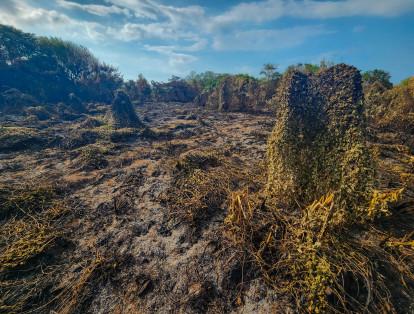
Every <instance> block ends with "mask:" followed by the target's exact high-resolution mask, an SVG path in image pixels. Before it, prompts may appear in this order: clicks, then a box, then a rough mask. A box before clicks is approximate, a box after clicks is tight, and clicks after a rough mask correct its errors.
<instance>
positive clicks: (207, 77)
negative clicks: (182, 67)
mask: <svg viewBox="0 0 414 314" xmlns="http://www.w3.org/2000/svg"><path fill="white" fill-rule="evenodd" d="M227 76H228V74H222V73H215V72H213V71H206V72H203V73H196V72H194V71H192V72H190V74H189V75H188V76H187V77H186V78H185V80H186V82H187V83H189V84H190V85H191V86H193V87H194V88H195V89H196V90H197V91H198V92H208V91H211V90H213V89H214V88H215V87H216V86H217V85H218V84H219V83H220V82H221V81H222V80H223V79H224V78H225V77H227Z"/></svg>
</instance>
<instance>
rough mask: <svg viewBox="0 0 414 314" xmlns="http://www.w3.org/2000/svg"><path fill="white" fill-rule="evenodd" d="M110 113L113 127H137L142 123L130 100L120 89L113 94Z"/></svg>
mask: <svg viewBox="0 0 414 314" xmlns="http://www.w3.org/2000/svg"><path fill="white" fill-rule="evenodd" d="M111 114H112V120H113V125H114V127H115V128H118V129H119V128H138V127H140V126H142V125H143V124H142V122H141V120H140V119H139V118H138V115H137V113H136V112H135V110H134V107H133V105H132V103H131V100H130V99H129V97H128V95H127V94H126V93H125V92H124V91H122V90H118V91H117V92H116V94H115V98H114V100H113V102H112V107H111Z"/></svg>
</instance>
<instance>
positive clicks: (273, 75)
mask: <svg viewBox="0 0 414 314" xmlns="http://www.w3.org/2000/svg"><path fill="white" fill-rule="evenodd" d="M277 68H278V66H277V64H272V63H266V64H264V65H263V68H262V70H261V71H260V75H263V76H264V77H265V79H266V80H267V81H271V80H277V79H278V78H279V77H280V73H279V72H278V71H277Z"/></svg>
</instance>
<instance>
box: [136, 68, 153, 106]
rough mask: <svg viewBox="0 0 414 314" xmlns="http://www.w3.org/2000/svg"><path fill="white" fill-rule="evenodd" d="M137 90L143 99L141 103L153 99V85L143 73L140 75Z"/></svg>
mask: <svg viewBox="0 0 414 314" xmlns="http://www.w3.org/2000/svg"><path fill="white" fill-rule="evenodd" d="M137 88H138V91H139V94H140V97H141V101H148V100H149V99H150V98H151V85H150V84H149V83H148V81H147V79H146V78H145V77H144V75H142V74H141V73H140V74H139V75H138V79H137Z"/></svg>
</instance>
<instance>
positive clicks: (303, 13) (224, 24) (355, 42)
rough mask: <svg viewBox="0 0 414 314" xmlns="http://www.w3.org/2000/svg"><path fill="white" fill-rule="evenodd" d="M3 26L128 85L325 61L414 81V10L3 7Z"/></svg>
mask: <svg viewBox="0 0 414 314" xmlns="http://www.w3.org/2000/svg"><path fill="white" fill-rule="evenodd" d="M0 23H2V24H8V25H13V26H15V27H17V28H19V29H22V30H24V31H27V32H32V33H35V34H39V35H48V36H58V37H61V38H64V39H68V40H71V41H74V42H76V43H79V44H82V45H83V46H86V47H88V48H89V49H90V50H91V51H92V52H93V53H94V54H95V55H96V56H98V57H99V58H100V59H101V60H102V61H105V62H106V63H109V64H112V65H115V66H116V67H118V68H119V70H120V71H121V73H122V74H123V75H124V77H125V78H128V79H129V78H135V77H137V75H138V74H139V73H143V74H144V76H145V77H147V78H148V79H150V80H166V79H168V78H169V77H171V75H173V74H174V75H178V76H185V75H187V74H188V73H189V72H190V71H191V70H195V71H197V72H202V71H206V70H212V71H215V72H227V73H249V74H252V75H258V74H259V72H260V68H261V66H262V65H263V64H264V63H268V62H271V63H275V64H278V65H279V68H280V70H283V69H285V68H286V67H287V66H288V65H290V64H294V63H298V62H302V63H318V62H319V61H320V60H321V59H326V60H331V61H334V62H336V63H338V62H345V63H349V64H353V65H355V66H357V67H358V68H360V69H361V70H370V69H374V68H381V69H385V70H387V71H389V72H390V73H391V75H392V80H393V81H394V82H399V81H400V80H402V79H404V78H406V77H408V76H411V75H414V0H329V1H322V0H259V1H234V0H230V1H219V0H209V1H206V0H204V1H203V0H171V1H167V0H26V1H25V0H0Z"/></svg>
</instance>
